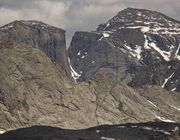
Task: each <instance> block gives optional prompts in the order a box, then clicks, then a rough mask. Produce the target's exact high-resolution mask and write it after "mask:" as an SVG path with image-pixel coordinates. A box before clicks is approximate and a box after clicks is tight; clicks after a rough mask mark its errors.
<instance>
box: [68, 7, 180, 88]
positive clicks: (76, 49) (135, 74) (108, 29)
mask: <svg viewBox="0 0 180 140" xmlns="http://www.w3.org/2000/svg"><path fill="white" fill-rule="evenodd" d="M179 50H180V22H179V21H176V20H174V19H172V18H169V17H167V16H165V15H163V14H161V13H158V12H155V11H149V10H144V9H134V8H128V9H125V10H123V11H121V12H119V13H118V14H117V15H116V16H115V17H113V18H112V19H110V20H109V21H108V22H107V23H105V24H101V25H100V26H99V27H98V29H97V30H96V31H93V32H76V33H75V35H74V37H73V39H72V42H71V45H70V47H69V50H68V52H69V58H70V61H71V65H72V67H73V68H74V70H75V71H76V72H77V73H78V74H79V75H80V76H79V78H78V81H86V80H88V79H89V78H90V77H91V76H92V75H94V73H96V72H98V71H103V72H106V73H107V75H108V76H109V77H111V79H112V81H116V82H124V83H126V84H129V85H131V86H141V85H148V84H152V85H160V86H162V87H163V88H166V89H168V90H171V91H180V79H179V75H180V73H179V62H180V51H179ZM147 70H148V71H147ZM139 75H140V76H139Z"/></svg>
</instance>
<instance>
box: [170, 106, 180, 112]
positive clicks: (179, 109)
mask: <svg viewBox="0 0 180 140" xmlns="http://www.w3.org/2000/svg"><path fill="white" fill-rule="evenodd" d="M171 107H172V108H174V109H176V110H178V111H180V108H177V107H175V106H173V105H171Z"/></svg>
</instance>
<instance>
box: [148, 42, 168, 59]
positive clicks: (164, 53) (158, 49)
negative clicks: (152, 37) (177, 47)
mask: <svg viewBox="0 0 180 140" xmlns="http://www.w3.org/2000/svg"><path fill="white" fill-rule="evenodd" d="M149 46H150V47H152V48H153V49H154V50H156V51H157V52H159V53H160V54H161V56H162V57H163V58H164V60H166V61H169V57H170V53H169V52H165V51H162V50H161V49H160V48H158V47H157V46H156V44H155V43H154V42H151V43H149Z"/></svg>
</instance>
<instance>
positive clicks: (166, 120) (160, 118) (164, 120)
mask: <svg viewBox="0 0 180 140" xmlns="http://www.w3.org/2000/svg"><path fill="white" fill-rule="evenodd" d="M155 117H156V118H158V119H159V120H161V121H163V122H171V123H175V121H172V120H169V119H166V118H164V117H160V116H157V115H156V116H155Z"/></svg>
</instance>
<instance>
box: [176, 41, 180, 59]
mask: <svg viewBox="0 0 180 140" xmlns="http://www.w3.org/2000/svg"><path fill="white" fill-rule="evenodd" d="M179 51H180V44H179V47H178V49H177V50H176V53H175V58H177V59H178V60H180V56H179V55H178V53H179Z"/></svg>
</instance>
